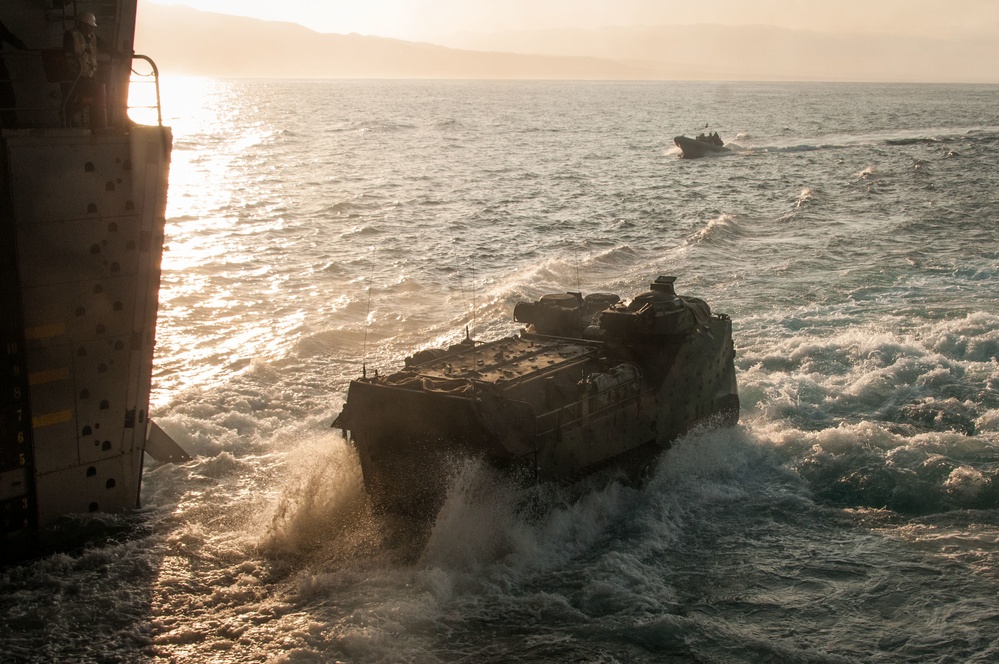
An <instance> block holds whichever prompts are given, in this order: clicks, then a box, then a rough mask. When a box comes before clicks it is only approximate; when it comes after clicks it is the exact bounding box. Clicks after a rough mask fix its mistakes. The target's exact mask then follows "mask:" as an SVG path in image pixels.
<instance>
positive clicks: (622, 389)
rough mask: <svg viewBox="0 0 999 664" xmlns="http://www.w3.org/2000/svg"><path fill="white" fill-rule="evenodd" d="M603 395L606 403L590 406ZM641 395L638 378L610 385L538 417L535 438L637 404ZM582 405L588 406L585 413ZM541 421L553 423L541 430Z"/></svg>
mask: <svg viewBox="0 0 999 664" xmlns="http://www.w3.org/2000/svg"><path fill="white" fill-rule="evenodd" d="M604 395H609V396H610V398H609V399H608V400H607V402H605V403H604V404H602V405H601V406H599V407H597V408H593V407H592V405H593V404H596V403H598V397H600V396H604ZM641 395H642V378H641V377H640V376H637V377H635V378H633V379H632V380H629V381H625V382H622V383H618V384H616V385H612V386H611V387H608V388H606V389H603V390H600V391H598V392H596V393H594V394H588V395H586V396H585V397H584V398H582V399H580V400H578V401H573V402H571V403H567V404H565V405H563V406H560V407H559V408H556V409H555V410H550V411H548V412H546V413H541V414H540V415H538V417H537V423H538V426H537V436H538V437H541V436H545V435H548V434H551V433H555V432H557V431H559V430H560V429H563V428H565V427H568V426H572V425H576V424H579V423H582V422H586V421H587V420H592V419H595V418H596V417H598V416H600V415H602V414H604V413H606V412H608V411H610V410H613V409H615V408H617V407H618V406H620V405H621V404H626V403H628V402H629V401H636V403H637V402H638V401H639V400H641ZM584 404H586V405H590V408H589V409H586V411H585V412H583V411H584V409H583V405H584ZM562 413H566V414H568V416H569V419H566V420H563V419H562ZM543 419H553V420H554V422H553V423H552V424H551V425H549V428H547V429H542V420H543Z"/></svg>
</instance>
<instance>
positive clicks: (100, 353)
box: [0, 2, 172, 560]
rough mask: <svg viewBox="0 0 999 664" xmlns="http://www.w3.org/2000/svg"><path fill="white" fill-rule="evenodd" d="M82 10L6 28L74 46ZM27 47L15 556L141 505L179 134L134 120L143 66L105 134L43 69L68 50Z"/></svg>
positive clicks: (17, 193)
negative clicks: (81, 524) (70, 32)
mask: <svg viewBox="0 0 999 664" xmlns="http://www.w3.org/2000/svg"><path fill="white" fill-rule="evenodd" d="M74 4H75V3H73V4H68V5H66V7H65V8H60V9H58V10H55V11H46V10H45V9H44V8H43V7H42V6H41V5H39V6H38V7H37V8H35V7H33V6H29V5H28V4H24V5H23V6H22V7H21V8H19V9H17V10H16V11H11V12H8V13H7V14H5V16H4V24H5V26H7V28H8V29H10V30H12V31H14V32H16V33H18V34H19V35H20V36H21V38H22V39H24V40H25V41H30V42H31V43H37V44H44V43H56V44H60V45H61V44H62V35H63V32H64V31H65V30H66V29H67V28H68V27H71V26H72V24H73V22H74V18H75V17H74V15H73V14H72V13H71V12H72V11H73V6H74ZM134 5H135V3H134V2H133V3H128V2H123V3H118V4H117V5H116V6H115V7H114V8H111V7H110V6H103V5H102V9H101V11H100V12H98V24H99V26H101V27H100V29H101V30H104V31H106V32H107V34H106V35H102V37H104V38H106V37H107V35H110V34H112V33H113V34H114V35H115V37H116V39H117V43H120V44H123V45H125V46H130V44H131V36H132V30H133V26H134V15H135V6H134ZM81 11H82V9H81ZM122 50H124V51H125V52H127V51H129V50H130V48H123V49H122ZM5 53H6V51H5ZM15 53H18V55H19V57H18V58H9V62H8V63H7V64H8V68H9V69H10V75H11V79H12V80H11V84H12V86H13V88H14V90H15V92H16V93H17V94H16V99H17V103H18V107H17V108H13V109H10V108H5V109H3V110H4V115H3V116H2V117H3V118H4V120H3V122H4V123H5V124H3V126H2V127H0V212H2V215H0V280H2V281H3V284H4V287H3V288H2V289H0V308H2V311H3V316H0V344H2V345H0V351H2V353H0V560H12V559H19V558H23V557H25V556H30V555H32V554H34V553H36V552H37V550H38V543H39V542H40V541H42V540H44V541H46V542H50V543H51V544H52V545H53V546H56V547H58V541H57V539H53V538H47V537H43V536H42V535H41V532H42V531H44V530H46V529H48V528H49V527H50V526H53V525H54V524H56V523H57V522H59V521H60V520H61V519H62V518H63V517H66V516H67V515H75V514H91V513H111V514H121V513H126V512H129V511H131V510H133V509H135V508H136V507H137V506H138V504H139V498H140V485H141V476H142V466H143V457H144V450H145V444H146V440H147V434H148V431H149V428H150V427H151V423H150V421H149V413H148V407H149V394H150V390H151V386H152V373H153V346H154V340H155V330H156V316H157V308H158V293H159V285H160V263H161V258H162V251H163V243H164V227H165V212H166V198H167V184H168V174H169V165H170V155H171V146H172V135H171V131H170V129H169V128H168V127H164V126H162V125H151V126H144V125H137V124H135V123H133V122H131V121H129V120H127V101H126V100H127V86H128V82H127V81H128V78H127V71H128V67H127V66H122V67H121V68H120V69H119V70H116V72H115V73H114V74H113V75H112V76H109V77H108V80H107V85H108V87H109V94H108V109H107V110H108V114H107V117H109V118H111V120H112V123H111V124H110V125H109V126H103V127H95V126H92V117H93V116H92V115H91V114H90V112H88V110H87V109H85V108H84V109H79V108H76V109H75V110H74V111H72V112H71V111H70V109H71V108H73V106H72V104H73V98H72V95H71V92H70V93H69V94H67V91H71V90H72V89H73V87H72V81H70V82H67V81H61V80H58V79H54V78H53V77H52V76H51V75H49V72H48V69H47V68H46V67H43V64H45V63H46V62H48V61H50V60H51V58H50V57H48V58H47V56H52V55H55V56H61V57H65V55H64V54H63V53H62V51H61V46H60V47H59V48H56V49H44V50H43V51H41V52H36V51H31V52H24V53H20V52H15ZM140 57H143V56H140ZM36 60H37V62H36ZM43 60H44V61H45V62H43ZM123 64H124V65H127V64H128V63H127V62H125V63H123ZM42 71H45V72H46V76H40V75H39V74H40V73H41V72H42ZM45 104H48V105H45ZM27 106H31V108H27Z"/></svg>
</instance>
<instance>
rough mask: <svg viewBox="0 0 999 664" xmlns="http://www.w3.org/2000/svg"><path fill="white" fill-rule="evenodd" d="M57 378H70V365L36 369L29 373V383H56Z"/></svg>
mask: <svg viewBox="0 0 999 664" xmlns="http://www.w3.org/2000/svg"><path fill="white" fill-rule="evenodd" d="M57 380H69V367H63V368H62V369H49V370H48V371H35V372H33V373H29V374H28V385H41V384H42V383H54V382H56V381H57Z"/></svg>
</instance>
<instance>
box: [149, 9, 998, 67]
mask: <svg viewBox="0 0 999 664" xmlns="http://www.w3.org/2000/svg"><path fill="white" fill-rule="evenodd" d="M177 35H183V37H182V38H178V37H177ZM438 41H439V42H444V43H429V42H416V41H405V40H401V39H394V38H388V37H377V36H366V35H359V34H356V33H351V34H335V33H319V32H316V31H313V30H311V29H309V28H306V27H304V26H301V25H298V24H295V23H289V22H281V21H264V20H260V19H253V18H246V17H239V16H231V15H226V14H217V13H212V12H205V11H200V10H196V9H193V8H190V7H187V6H183V5H159V4H154V3H144V4H143V5H141V9H140V12H139V14H138V18H137V26H136V49H137V50H140V51H141V52H143V53H146V54H148V55H150V56H151V57H153V58H154V59H155V60H156V62H157V63H158V65H159V68H160V71H161V72H163V73H164V74H180V75H198V76H215V77H234V78H243V77H258V78H460V79H566V80H572V79H578V80H586V79H593V80H597V79H599V80H607V79H620V80H775V81H780V80H789V81H845V82H846V81H849V82H912V83H915V82H925V83H941V82H956V83H999V43H995V42H994V40H987V39H984V38H967V39H956V38H945V37H939V38H935V37H919V36H892V35H878V34H869V33H864V34H860V33H857V34H833V33H824V32H821V31H817V30H791V29H786V28H777V27H772V26H760V25H747V26H722V25H714V24H696V25H687V26H664V25H659V26H651V27H643V28H626V27H605V28H596V29H565V30H525V31H516V32H503V33H496V34H489V35H485V34H475V33H464V34H456V35H451V36H442V37H440V38H439V39H438Z"/></svg>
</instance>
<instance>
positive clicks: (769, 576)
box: [0, 80, 999, 664]
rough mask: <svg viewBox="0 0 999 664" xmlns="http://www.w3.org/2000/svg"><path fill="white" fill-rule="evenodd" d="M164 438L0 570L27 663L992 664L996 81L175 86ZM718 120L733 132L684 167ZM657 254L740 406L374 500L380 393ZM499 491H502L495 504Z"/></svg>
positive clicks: (637, 285) (3, 616) (998, 168)
mask: <svg viewBox="0 0 999 664" xmlns="http://www.w3.org/2000/svg"><path fill="white" fill-rule="evenodd" d="M163 97H164V105H165V113H166V118H165V121H166V123H167V124H170V125H171V126H172V127H173V129H174V135H175V144H174V153H173V164H172V171H171V189H170V195H169V204H168V210H167V222H168V223H167V245H168V249H167V251H166V252H165V254H164V260H163V276H162V290H161V293H160V304H161V307H160V314H159V324H158V331H157V351H156V353H157V355H156V367H155V386H154V394H153V404H152V413H153V416H154V418H155V419H156V420H157V421H158V422H159V424H160V425H161V426H162V427H163V428H164V429H165V430H166V431H167V432H168V433H170V434H171V435H172V436H173V437H174V438H175V439H176V440H177V441H178V442H179V443H180V444H181V445H182V446H183V447H184V448H186V449H187V450H188V451H189V452H191V453H192V454H193V455H194V456H195V458H194V459H193V460H192V461H190V462H188V463H185V464H183V465H158V464H156V463H154V462H152V461H150V462H149V463H147V470H146V474H145V477H144V480H143V498H142V500H143V508H142V510H141V511H140V512H139V513H138V514H136V515H133V516H130V517H100V519H101V521H102V522H103V523H104V524H105V525H107V526H108V527H109V530H108V531H107V532H108V533H109V534H105V535H104V536H102V537H100V538H98V539H96V540H91V541H89V542H88V543H87V544H85V545H84V546H82V547H81V548H77V549H75V550H71V551H68V552H64V553H56V554H52V555H49V556H46V557H44V558H42V559H40V560H37V561H33V562H30V563H26V564H23V565H19V566H15V567H10V568H7V569H4V570H0V653H2V655H0V659H3V661H5V662H6V661H11V662H53V661H96V662H141V661H164V662H251V661H252V662H274V663H278V662H333V661H338V660H339V661H342V662H357V663H367V662H385V663H397V662H419V663H423V662H427V663H434V662H477V663H478V662H497V663H499V662H503V663H506V662H510V661H530V662H592V663H607V664H609V663H625V662H994V661H997V660H999V569H997V563H999V242H997V231H999V103H997V102H999V88H997V87H981V86H979V87H975V86H901V85H846V84H837V85H831V84H723V83H599V82H592V83H579V82H564V83H559V82H447V81H422V82H402V81H382V82H374V81H216V80H173V81H169V80H168V81H165V82H164V86H163ZM705 125H708V126H709V130H710V131H718V132H719V133H720V135H721V136H722V137H723V138H724V139H725V140H727V141H728V142H729V144H730V146H731V147H732V148H733V153H734V154H732V155H730V156H726V157H720V158H712V159H702V160H683V159H679V158H678V151H677V149H676V148H675V147H673V144H672V137H673V136H674V135H677V134H681V133H686V134H687V135H688V136H690V135H694V134H696V133H698V132H699V131H703V130H704V127H705ZM660 274H671V275H676V276H678V282H677V290H678V291H679V292H681V293H683V294H689V295H694V296H697V297H702V298H704V299H706V300H708V302H709V303H710V304H711V306H712V308H713V310H714V311H717V312H723V313H727V314H729V315H730V316H731V317H732V320H733V324H734V336H735V342H736V365H737V369H738V379H739V387H740V394H741V399H742V416H741V421H740V423H739V425H738V426H737V427H735V428H732V429H715V430H702V431H697V432H694V433H692V434H690V435H688V436H686V437H685V438H683V439H681V440H680V441H678V442H677V443H676V445H675V446H674V447H673V449H671V450H670V451H669V452H667V453H666V454H664V455H663V456H662V458H661V459H660V461H659V463H658V465H657V467H656V469H655V472H654V473H653V475H652V477H651V478H650V479H649V480H648V481H647V482H646V483H645V484H642V485H638V486H636V485H631V484H624V483H620V482H615V481H611V482H609V483H607V482H605V483H603V484H599V485H595V486H594V487H593V488H592V490H590V491H584V492H581V493H579V494H573V497H572V498H571V499H567V500H566V501H564V502H562V503H556V504H555V505H554V506H553V507H552V508H551V509H550V510H549V511H548V512H546V513H544V514H542V515H541V516H540V517H538V516H535V517H532V518H528V517H526V516H524V515H522V514H520V513H519V512H518V511H517V510H516V509H514V507H512V506H513V505H514V504H516V502H517V496H516V492H517V489H516V488H515V487H512V486H507V485H505V484H504V483H503V482H502V481H497V482H495V483H494V484H492V485H490V486H489V487H488V490H483V488H482V487H483V482H482V481H481V478H480V477H479V474H480V473H481V472H482V471H481V469H477V468H475V467H474V466H469V467H468V468H464V469H461V472H460V473H459V475H458V477H459V481H458V483H457V484H456V485H455V489H454V490H453V492H452V493H451V495H450V496H449V498H448V501H447V503H446V505H445V506H444V509H443V510H442V512H441V514H440V516H439V517H438V519H437V521H436V523H435V524H434V526H433V530H432V532H431V534H430V537H429V540H428V541H426V542H425V543H422V542H421V543H420V544H419V545H418V546H417V545H414V543H413V540H411V539H409V538H407V537H406V536H405V532H404V531H403V532H402V534H400V529H399V526H398V524H393V523H390V522H389V520H387V519H385V518H383V517H379V516H376V515H374V514H372V513H371V510H370V508H369V506H368V503H367V499H366V497H365V494H364V491H363V487H362V483H361V479H360V472H359V468H358V463H357V460H356V457H355V455H354V453H353V451H352V450H351V448H350V446H349V444H347V443H346V442H345V440H344V439H343V438H342V436H341V434H340V433H339V432H338V431H336V430H333V429H331V428H330V424H331V423H332V421H333V419H334V417H335V416H336V414H337V413H338V412H339V409H340V407H341V405H342V404H343V398H344V394H345V390H346V387H347V384H348V382H349V381H350V380H351V379H352V378H354V377H356V376H358V375H359V374H360V372H361V367H362V363H364V365H365V366H366V367H367V369H368V370H369V371H371V370H373V369H376V368H377V369H380V370H382V371H388V370H390V369H393V368H394V367H396V366H397V365H399V364H400V363H401V361H402V359H403V358H404V357H405V356H406V355H410V354H412V353H413V352H414V351H415V350H418V349H422V348H428V347H437V346H441V345H446V344H448V343H452V342H455V341H457V340H459V339H460V338H462V337H463V336H464V334H465V327H466V326H467V327H468V328H469V329H470V332H471V334H472V335H473V336H474V337H476V338H480V339H484V340H485V339H490V338H494V337H497V336H500V335H504V334H508V333H512V332H514V331H516V330H517V329H518V326H517V324H516V323H514V322H513V320H512V310H513V307H514V305H515V304H516V303H517V302H518V301H521V300H534V299H536V298H538V297H539V296H540V295H542V294H545V293H559V292H565V291H567V290H577V289H578V290H582V291H584V292H614V293H618V294H620V295H622V296H628V295H630V294H634V293H636V292H639V291H640V290H643V289H644V287H645V285H646V284H647V283H648V282H649V281H651V280H652V279H654V278H655V277H656V276H657V275H660ZM470 487H475V490H470Z"/></svg>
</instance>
